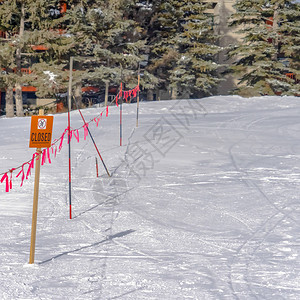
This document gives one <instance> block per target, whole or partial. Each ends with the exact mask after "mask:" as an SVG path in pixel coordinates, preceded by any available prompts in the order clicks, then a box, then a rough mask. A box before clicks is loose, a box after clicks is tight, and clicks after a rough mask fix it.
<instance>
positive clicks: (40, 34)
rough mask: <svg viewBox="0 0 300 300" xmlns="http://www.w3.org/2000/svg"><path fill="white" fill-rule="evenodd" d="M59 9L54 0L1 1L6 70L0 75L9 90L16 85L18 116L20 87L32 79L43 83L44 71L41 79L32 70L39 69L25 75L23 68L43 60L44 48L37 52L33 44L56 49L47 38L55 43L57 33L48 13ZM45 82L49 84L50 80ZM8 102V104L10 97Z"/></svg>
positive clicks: (19, 112) (1, 47)
mask: <svg viewBox="0 0 300 300" xmlns="http://www.w3.org/2000/svg"><path fill="white" fill-rule="evenodd" d="M58 8H59V1H55V0H47V1H46V0H36V1H30V0H13V1H8V0H4V1H1V3H0V30H1V31H3V32H5V35H6V38H3V39H2V40H1V43H0V53H1V54H0V55H1V61H0V63H1V68H3V69H4V70H5V72H3V73H2V75H1V77H2V82H4V83H5V86H6V87H7V88H8V90H11V88H12V87H13V86H14V87H15V98H16V111H17V116H23V115H24V113H23V102H22V86H23V85H28V84H30V82H33V81H34V82H35V85H37V84H38V82H39V81H41V80H42V79H43V80H44V82H46V79H47V77H46V74H44V73H43V74H44V75H45V76H44V78H42V77H41V76H39V74H38V73H34V71H37V70H39V71H42V70H41V68H38V69H35V70H34V67H33V68H32V70H33V73H32V74H28V72H27V73H26V74H25V75H24V74H23V72H22V68H24V67H29V66H31V65H32V64H34V63H36V62H40V61H43V59H42V58H43V54H44V51H42V52H38V51H36V48H35V47H36V46H38V45H41V44H43V45H45V48H44V49H48V50H49V49H50V48H51V49H56V50H57V47H50V46H49V41H51V40H54V39H55V43H56V42H57V35H58V33H57V32H55V30H53V29H54V28H55V23H53V20H54V19H53V17H51V12H53V11H58V12H59V10H58ZM54 36H55V38H54ZM51 46H52V45H51ZM47 55H48V57H51V51H47ZM47 69H48V68H45V69H44V70H47ZM29 73H30V72H29ZM47 85H48V86H49V80H47ZM45 86H46V84H45ZM8 95H11V93H8ZM8 102H9V103H11V100H9V101H8Z"/></svg>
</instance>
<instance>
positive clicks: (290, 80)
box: [229, 0, 300, 95]
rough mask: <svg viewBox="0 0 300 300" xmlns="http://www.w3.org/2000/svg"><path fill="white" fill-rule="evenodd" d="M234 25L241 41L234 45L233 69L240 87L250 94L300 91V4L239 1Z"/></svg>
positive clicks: (277, 0) (281, 0) (231, 54)
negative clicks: (234, 59)
mask: <svg viewBox="0 0 300 300" xmlns="http://www.w3.org/2000/svg"><path fill="white" fill-rule="evenodd" d="M234 7H235V9H236V12H235V13H234V14H233V15H232V17H231V26H237V27H238V32H239V33H241V34H242V36H243V38H242V42H241V43H240V44H238V45H232V46H231V47H230V50H229V57H231V58H232V57H235V58H236V62H235V63H234V64H233V66H232V67H231V71H233V72H235V73H236V74H238V76H239V85H240V87H239V90H240V91H243V90H250V92H251V91H252V92H251V94H255V93H259V94H287V95H289V94H299V92H300V91H299V83H297V79H298V82H299V77H300V76H299V75H300V73H299V61H300V47H299V45H300V4H299V3H296V2H295V1H288V0H253V1H241V0H238V1H236V4H235V6H234Z"/></svg>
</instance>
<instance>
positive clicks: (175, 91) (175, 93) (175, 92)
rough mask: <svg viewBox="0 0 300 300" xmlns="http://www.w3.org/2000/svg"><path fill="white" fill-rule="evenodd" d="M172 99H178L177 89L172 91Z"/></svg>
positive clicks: (174, 88) (173, 88)
mask: <svg viewBox="0 0 300 300" xmlns="http://www.w3.org/2000/svg"><path fill="white" fill-rule="evenodd" d="M171 99H172V100H176V99H177V87H172V90H171Z"/></svg>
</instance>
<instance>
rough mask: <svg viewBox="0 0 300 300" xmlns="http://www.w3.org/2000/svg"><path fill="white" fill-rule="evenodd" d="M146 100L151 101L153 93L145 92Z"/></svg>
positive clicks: (150, 91)
mask: <svg viewBox="0 0 300 300" xmlns="http://www.w3.org/2000/svg"><path fill="white" fill-rule="evenodd" d="M147 100H149V101H153V91H152V90H147Z"/></svg>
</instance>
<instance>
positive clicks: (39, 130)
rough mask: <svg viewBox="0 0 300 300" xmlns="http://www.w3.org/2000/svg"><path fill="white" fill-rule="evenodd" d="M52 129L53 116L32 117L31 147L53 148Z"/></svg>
mask: <svg viewBox="0 0 300 300" xmlns="http://www.w3.org/2000/svg"><path fill="white" fill-rule="evenodd" d="M52 127H53V116H32V117H31V130H30V141H29V147H30V148H49V147H51V139H52Z"/></svg>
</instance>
